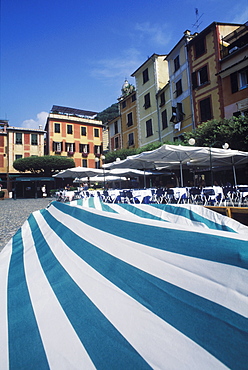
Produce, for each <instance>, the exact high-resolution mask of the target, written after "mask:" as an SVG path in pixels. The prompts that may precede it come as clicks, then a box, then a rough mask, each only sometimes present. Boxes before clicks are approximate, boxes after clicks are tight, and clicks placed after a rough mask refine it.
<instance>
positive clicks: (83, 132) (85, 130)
mask: <svg viewBox="0 0 248 370" xmlns="http://www.w3.org/2000/svg"><path fill="white" fill-rule="evenodd" d="M86 135H87V129H86V127H85V126H81V136H86Z"/></svg>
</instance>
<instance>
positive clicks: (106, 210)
mask: <svg viewBox="0 0 248 370" xmlns="http://www.w3.org/2000/svg"><path fill="white" fill-rule="evenodd" d="M101 206H102V211H105V212H111V213H116V214H117V213H118V212H116V211H115V210H114V209H113V208H112V207H110V206H109V205H108V204H107V203H104V202H101Z"/></svg>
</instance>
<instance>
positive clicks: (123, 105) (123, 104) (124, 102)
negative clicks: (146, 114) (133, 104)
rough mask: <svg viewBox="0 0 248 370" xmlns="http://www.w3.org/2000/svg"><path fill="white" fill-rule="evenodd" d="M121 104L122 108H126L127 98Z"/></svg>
mask: <svg viewBox="0 0 248 370" xmlns="http://www.w3.org/2000/svg"><path fill="white" fill-rule="evenodd" d="M121 106H122V109H124V108H126V106H127V102H126V100H125V101H123V102H122V104H121Z"/></svg>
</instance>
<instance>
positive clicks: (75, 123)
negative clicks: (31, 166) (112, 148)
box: [45, 106, 103, 168]
mask: <svg viewBox="0 0 248 370" xmlns="http://www.w3.org/2000/svg"><path fill="white" fill-rule="evenodd" d="M96 114H97V113H96V112H90V111H83V110H79V109H73V108H66V107H59V106H53V108H52V111H51V113H50V114H49V116H48V118H47V123H46V127H45V130H46V131H47V137H46V150H45V151H46V154H49V155H59V156H66V157H70V158H72V159H73V160H74V162H75V165H76V167H78V166H80V167H90V168H95V167H99V166H100V165H101V161H99V160H98V159H100V160H101V154H102V152H103V138H102V130H103V126H102V122H101V121H98V120H96V119H95V116H96Z"/></svg>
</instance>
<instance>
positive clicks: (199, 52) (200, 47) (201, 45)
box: [195, 37, 206, 59]
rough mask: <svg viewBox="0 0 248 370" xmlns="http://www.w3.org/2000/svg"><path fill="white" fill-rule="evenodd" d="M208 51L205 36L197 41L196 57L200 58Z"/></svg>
mask: <svg viewBox="0 0 248 370" xmlns="http://www.w3.org/2000/svg"><path fill="white" fill-rule="evenodd" d="M205 51H206V47H205V38H204V37H202V38H200V39H199V40H197V41H196V42H195V58H196V59H197V58H199V57H200V56H201V55H203V54H204V53H205Z"/></svg>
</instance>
